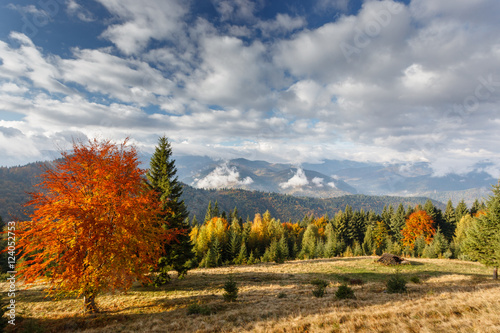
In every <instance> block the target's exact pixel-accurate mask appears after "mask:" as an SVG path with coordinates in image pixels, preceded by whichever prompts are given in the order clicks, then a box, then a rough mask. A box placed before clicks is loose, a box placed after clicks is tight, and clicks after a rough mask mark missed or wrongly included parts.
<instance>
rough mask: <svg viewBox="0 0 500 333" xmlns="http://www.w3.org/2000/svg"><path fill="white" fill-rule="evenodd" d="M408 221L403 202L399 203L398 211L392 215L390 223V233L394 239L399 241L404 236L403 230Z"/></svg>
mask: <svg viewBox="0 0 500 333" xmlns="http://www.w3.org/2000/svg"><path fill="white" fill-rule="evenodd" d="M405 223H406V212H405V208H404V206H403V204H402V203H401V204H399V206H398V209H397V210H396V213H395V214H393V215H392V217H391V223H390V224H389V228H390V234H391V237H392V239H393V240H395V241H397V242H399V241H401V239H402V238H403V236H402V235H401V230H403V228H404V226H405Z"/></svg>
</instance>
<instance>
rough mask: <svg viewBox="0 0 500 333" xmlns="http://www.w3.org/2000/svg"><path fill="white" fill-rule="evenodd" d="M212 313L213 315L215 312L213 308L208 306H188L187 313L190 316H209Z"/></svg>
mask: <svg viewBox="0 0 500 333" xmlns="http://www.w3.org/2000/svg"><path fill="white" fill-rule="evenodd" d="M212 313H213V311H212V309H211V308H209V307H208V306H203V305H200V304H191V305H190V306H188V311H187V314H188V315H192V314H201V315H205V316H208V315H210V314H212Z"/></svg>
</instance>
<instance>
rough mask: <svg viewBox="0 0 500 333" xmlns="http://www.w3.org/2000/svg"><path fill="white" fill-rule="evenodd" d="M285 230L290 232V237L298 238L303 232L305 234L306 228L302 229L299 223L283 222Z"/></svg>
mask: <svg viewBox="0 0 500 333" xmlns="http://www.w3.org/2000/svg"><path fill="white" fill-rule="evenodd" d="M282 225H283V228H284V229H285V230H286V231H288V234H289V235H295V236H296V237H298V236H299V235H300V234H301V233H302V232H304V228H302V227H301V226H300V225H299V224H298V223H290V222H283V223H282Z"/></svg>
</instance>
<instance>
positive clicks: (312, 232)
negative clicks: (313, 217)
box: [299, 224, 318, 259]
mask: <svg viewBox="0 0 500 333" xmlns="http://www.w3.org/2000/svg"><path fill="white" fill-rule="evenodd" d="M317 238H318V227H317V226H316V225H314V224H309V225H308V226H307V229H306V231H305V233H304V237H303V238H302V250H301V251H300V255H299V257H301V258H306V259H314V258H315V255H316V241H317Z"/></svg>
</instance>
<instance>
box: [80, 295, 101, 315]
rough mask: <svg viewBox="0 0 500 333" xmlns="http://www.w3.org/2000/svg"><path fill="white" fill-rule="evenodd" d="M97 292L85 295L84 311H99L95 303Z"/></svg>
mask: <svg viewBox="0 0 500 333" xmlns="http://www.w3.org/2000/svg"><path fill="white" fill-rule="evenodd" d="M95 296H96V294H95V293H87V294H85V295H84V296H83V312H85V313H97V312H99V310H98V309H97V305H96V304H95Z"/></svg>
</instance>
